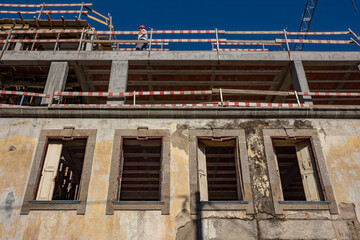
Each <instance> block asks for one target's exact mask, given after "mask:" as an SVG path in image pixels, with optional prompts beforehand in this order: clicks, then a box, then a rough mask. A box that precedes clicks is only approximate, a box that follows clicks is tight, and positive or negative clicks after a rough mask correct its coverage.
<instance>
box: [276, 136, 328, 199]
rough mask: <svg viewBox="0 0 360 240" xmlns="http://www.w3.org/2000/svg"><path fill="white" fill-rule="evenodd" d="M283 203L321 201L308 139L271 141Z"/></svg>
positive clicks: (321, 193) (315, 166)
mask: <svg viewBox="0 0 360 240" xmlns="http://www.w3.org/2000/svg"><path fill="white" fill-rule="evenodd" d="M273 143H274V152H275V154H276V158H277V166H278V170H279V173H280V181H281V187H282V193H283V200H284V201H323V200H324V194H323V192H322V191H321V186H320V178H319V174H318V171H317V165H316V161H315V158H314V153H313V150H312V147H311V142H310V139H304V138H299V139H291V140H287V139H273Z"/></svg>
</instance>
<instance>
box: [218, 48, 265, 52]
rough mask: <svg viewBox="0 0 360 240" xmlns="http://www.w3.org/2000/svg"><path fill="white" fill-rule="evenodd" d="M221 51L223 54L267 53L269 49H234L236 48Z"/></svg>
mask: <svg viewBox="0 0 360 240" xmlns="http://www.w3.org/2000/svg"><path fill="white" fill-rule="evenodd" d="M213 51H217V49H213ZM219 51H223V52H266V51H268V49H234V48H222V49H219Z"/></svg>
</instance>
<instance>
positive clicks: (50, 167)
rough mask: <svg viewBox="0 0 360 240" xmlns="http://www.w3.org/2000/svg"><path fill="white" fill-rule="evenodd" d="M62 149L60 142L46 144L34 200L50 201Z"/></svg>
mask: <svg viewBox="0 0 360 240" xmlns="http://www.w3.org/2000/svg"><path fill="white" fill-rule="evenodd" d="M62 147H63V146H62V144H61V142H60V141H59V142H56V143H49V144H48V148H47V152H46V156H45V160H44V167H43V169H42V172H41V178H40V183H39V189H38V192H37V196H36V200H44V201H50V200H52V197H53V193H54V186H55V178H56V175H57V170H58V167H59V162H60V156H61V151H62Z"/></svg>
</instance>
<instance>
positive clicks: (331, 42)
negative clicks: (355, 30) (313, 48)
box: [275, 39, 352, 44]
mask: <svg viewBox="0 0 360 240" xmlns="http://www.w3.org/2000/svg"><path fill="white" fill-rule="evenodd" d="M275 42H277V43H286V40H285V39H275ZM288 42H289V43H319V44H351V43H352V41H347V40H309V39H288Z"/></svg>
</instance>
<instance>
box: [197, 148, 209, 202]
mask: <svg viewBox="0 0 360 240" xmlns="http://www.w3.org/2000/svg"><path fill="white" fill-rule="evenodd" d="M197 152H198V171H199V191H200V201H208V200H209V195H208V182H207V170H206V154H205V146H204V145H203V144H201V143H198V151H197Z"/></svg>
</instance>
